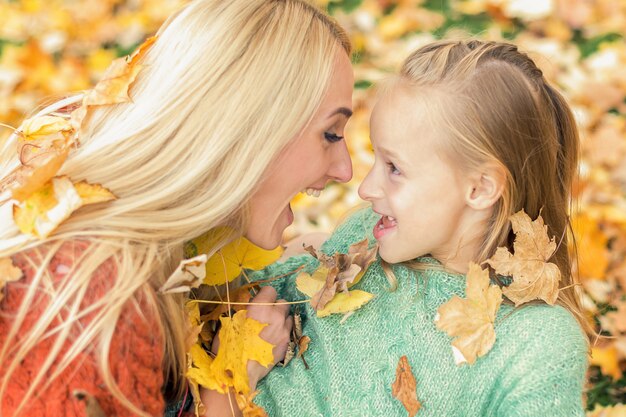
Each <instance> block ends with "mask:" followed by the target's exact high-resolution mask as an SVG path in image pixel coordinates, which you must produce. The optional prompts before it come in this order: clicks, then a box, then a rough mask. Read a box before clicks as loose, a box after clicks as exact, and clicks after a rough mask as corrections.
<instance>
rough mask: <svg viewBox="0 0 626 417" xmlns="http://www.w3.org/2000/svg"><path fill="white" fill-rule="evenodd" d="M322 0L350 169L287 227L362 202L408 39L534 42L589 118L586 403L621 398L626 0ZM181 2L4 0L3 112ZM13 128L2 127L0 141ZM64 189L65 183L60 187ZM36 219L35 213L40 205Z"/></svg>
mask: <svg viewBox="0 0 626 417" xmlns="http://www.w3.org/2000/svg"><path fill="white" fill-rule="evenodd" d="M319 2H320V3H322V5H323V6H325V7H328V9H329V10H330V11H331V13H332V14H333V15H334V16H335V17H336V18H337V19H338V20H339V22H340V23H341V24H343V25H344V26H345V27H346V28H348V30H349V32H350V34H351V38H352V41H353V44H354V47H355V50H356V55H355V56H356V58H355V70H356V80H357V81H356V85H357V91H356V94H355V115H354V116H353V118H352V120H351V122H350V123H349V125H348V130H347V132H346V136H347V138H348V145H349V147H350V151H351V155H352V158H353V162H354V179H353V181H352V182H350V183H349V184H345V185H343V184H342V185H339V184H337V185H332V186H330V187H329V188H328V189H327V190H325V191H324V192H323V193H322V194H321V196H320V197H319V198H317V199H311V198H307V197H305V196H299V197H297V199H296V201H295V202H294V208H295V211H296V212H297V216H296V223H295V227H293V228H291V229H290V230H289V231H288V235H289V236H293V235H296V234H301V233H306V232H310V231H313V230H320V229H321V230H325V231H330V230H331V229H332V228H333V226H334V225H335V224H336V221H337V219H338V218H339V217H340V216H341V215H343V213H345V211H346V210H347V209H348V208H351V207H353V206H354V205H355V204H356V203H358V201H359V200H358V197H357V193H356V189H357V187H358V184H359V183H360V182H361V181H362V180H363V178H364V177H365V174H366V173H367V170H368V169H369V167H370V166H371V164H372V162H373V154H372V151H371V148H370V144H369V136H368V135H369V130H368V126H367V124H368V114H369V111H370V110H371V107H372V103H373V101H374V95H373V92H372V91H371V89H369V88H368V87H369V86H370V85H371V84H372V83H375V82H376V81H377V80H379V79H381V78H383V77H384V76H386V74H387V73H388V72H390V71H394V70H396V69H397V68H398V67H399V65H400V63H401V62H402V60H403V59H404V58H405V57H406V55H407V54H408V52H409V51H412V50H413V49H415V48H417V47H419V46H420V45H423V44H425V43H427V42H430V41H431V40H434V39H437V38H441V37H455V36H464V35H468V34H471V35H475V36H478V37H479V38H482V39H489V40H502V39H506V40H511V41H513V42H515V43H517V44H519V45H520V47H521V49H523V50H529V51H534V52H535V53H533V54H531V56H532V57H533V58H535V59H536V60H537V62H538V64H539V66H540V67H541V68H542V70H543V71H544V73H545V74H546V76H547V78H548V79H549V80H551V81H552V82H553V83H554V84H555V85H557V86H558V87H559V88H560V90H561V91H563V92H564V94H565V96H566V97H567V99H568V101H569V102H570V103H571V104H572V106H573V108H574V111H575V113H576V117H577V120H578V122H579V126H580V129H581V138H582V162H581V165H580V170H579V171H580V178H579V180H578V182H577V184H576V188H575V194H576V197H577V198H578V201H579V204H578V209H577V211H576V212H575V213H573V216H572V223H573V225H574V231H575V236H576V239H577V244H578V254H579V261H578V263H577V265H575V272H576V273H578V274H579V275H580V277H581V281H582V286H583V288H582V290H583V291H582V293H583V296H584V301H585V310H586V312H587V313H588V315H589V320H590V321H592V322H593V323H594V324H595V326H596V330H597V331H598V332H601V334H602V335H603V336H610V337H611V338H598V339H597V340H596V343H595V347H594V348H593V358H592V367H591V368H590V377H591V384H590V386H589V389H588V392H587V395H588V403H589V406H590V408H593V407H594V406H595V405H596V404H601V405H609V404H614V403H618V402H621V403H625V402H626V378H625V377H624V375H623V371H624V369H626V328H625V325H624V323H626V301H625V300H624V292H625V289H626V116H625V115H626V105H625V102H624V99H625V97H626V72H625V71H624V70H623V68H624V67H626V42H624V34H625V33H626V2H623V1H619V0H596V1H587V0H537V1H532V2H528V1H525V0H397V1H392V0H320V1H319ZM184 3H186V1H185V0H139V1H124V0H121V1H120V0H85V1H81V2H75V1H70V0H48V1H43V0H22V1H5V2H0V16H1V19H0V20H1V21H2V25H0V122H2V123H4V124H8V125H11V126H14V127H16V128H17V127H18V126H19V125H20V124H21V123H22V119H23V118H24V115H25V114H32V113H31V112H32V110H33V109H34V108H36V107H37V106H38V105H39V104H40V103H41V101H42V100H48V101H49V100H50V97H51V96H54V95H55V94H64V93H66V92H68V91H78V90H84V89H88V88H91V87H92V86H93V85H95V84H96V83H97V82H98V81H100V80H101V79H102V78H103V76H104V73H105V70H106V69H107V68H108V67H109V64H110V63H111V61H112V60H113V59H115V58H117V57H122V56H125V55H127V54H129V53H130V52H132V51H133V50H134V49H135V47H136V46H137V45H139V44H141V43H142V42H143V41H144V39H146V38H147V37H149V36H150V35H152V34H153V33H154V32H155V30H156V29H157V28H158V26H159V25H160V24H161V23H162V22H163V20H164V19H165V18H166V17H167V16H168V15H169V14H171V13H172V12H173V11H175V10H176V9H177V8H178V7H180V5H182V4H184ZM34 128H35V129H37V128H36V127H34ZM44 131H45V130H44ZM9 134H10V131H9V130H8V129H6V130H1V129H0V143H1V142H2V140H3V138H6V137H7V136H8V135H9ZM57 143H58V142H57ZM55 152H56V151H55ZM61 154H62V152H61ZM59 157H61V156H59ZM55 190H57V189H56V188H55ZM62 190H64V188H63V185H61V186H60V188H59V190H57V191H56V192H64V191H62ZM50 192H51V190H48V191H47V193H48V196H49V195H50ZM36 198H38V199H40V200H41V201H42V203H41V204H43V205H44V206H45V205H46V204H50V201H51V200H50V199H49V198H50V197H46V195H45V194H44V195H40V196H38V197H36ZM74 201H76V200H74ZM27 219H29V220H28V221H27V223H29V224H32V222H31V220H30V219H32V217H29V216H27ZM43 230H44V231H45V228H44V229H43ZM339 292H340V293H343V292H342V291H339ZM231 295H232V294H231ZM594 339H595V338H594Z"/></svg>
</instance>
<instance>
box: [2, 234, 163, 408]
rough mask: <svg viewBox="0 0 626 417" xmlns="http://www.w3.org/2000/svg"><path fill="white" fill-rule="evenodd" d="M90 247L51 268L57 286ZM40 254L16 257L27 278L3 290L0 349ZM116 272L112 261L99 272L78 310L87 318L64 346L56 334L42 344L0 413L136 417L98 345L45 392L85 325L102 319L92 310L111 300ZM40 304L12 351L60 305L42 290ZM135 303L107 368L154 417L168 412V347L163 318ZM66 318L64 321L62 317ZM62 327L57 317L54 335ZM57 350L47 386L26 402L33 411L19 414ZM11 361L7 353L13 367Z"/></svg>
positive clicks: (63, 252)
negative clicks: (103, 366)
mask: <svg viewBox="0 0 626 417" xmlns="http://www.w3.org/2000/svg"><path fill="white" fill-rule="evenodd" d="M87 247H88V244H86V243H85V242H68V243H65V244H64V245H63V246H62V247H61V249H60V250H59V251H58V252H57V254H55V255H54V257H53V259H52V261H51V263H50V273H51V275H52V278H53V280H54V282H55V283H57V284H60V283H62V282H64V280H66V279H71V276H67V274H68V273H69V271H71V270H72V266H73V264H74V262H77V260H78V259H80V257H81V254H82V253H83V252H84V251H85V250H86V249H87ZM39 256H41V255H40V254H36V253H26V254H21V255H18V256H16V257H15V259H14V263H15V264H16V265H17V266H18V267H20V269H22V271H23V272H24V277H23V278H22V279H21V280H19V281H17V282H12V283H9V284H8V285H7V287H6V288H5V290H6V293H5V297H4V299H3V300H2V302H0V313H1V314H0V345H1V346H3V345H5V344H6V343H7V340H6V339H5V338H6V337H7V335H8V333H9V331H10V330H11V328H12V322H13V320H12V317H14V316H15V314H16V313H17V311H18V309H19V307H20V305H21V302H22V300H23V299H24V297H25V295H26V291H27V290H28V288H29V286H31V285H33V277H34V275H35V272H36V271H35V269H34V268H33V267H32V265H33V264H36V262H33V261H34V260H35V259H36V258H37V257H39ZM115 274H116V266H115V264H114V262H112V261H106V262H104V263H103V264H102V265H100V266H99V267H98V268H97V269H96V270H95V272H94V274H93V276H92V279H91V280H90V283H89V287H88V288H87V291H86V293H85V297H84V298H83V300H82V303H81V306H80V309H81V310H84V314H83V315H82V317H81V319H80V320H79V322H78V323H75V324H73V325H72V327H71V329H70V334H69V337H68V338H67V340H65V341H64V342H63V343H62V344H61V345H60V346H56V333H50V334H48V335H47V337H45V338H42V340H40V341H38V342H37V344H36V345H35V347H34V348H33V349H31V350H30V351H29V352H28V353H27V355H26V357H25V358H24V360H23V361H22V363H21V364H20V365H19V367H18V368H17V369H16V370H15V372H14V373H13V374H12V375H11V379H10V381H9V382H8V387H7V390H6V391H5V393H4V395H3V397H2V399H1V404H0V405H1V406H2V409H1V410H0V414H1V415H2V416H8V417H16V416H38V417H66V416H67V417H70V416H72V417H74V416H81V417H90V416H119V417H128V416H135V415H136V414H135V413H132V412H131V411H129V410H128V408H126V407H125V406H124V405H123V404H122V403H121V402H120V401H118V400H117V399H116V398H115V397H114V396H113V395H112V394H111V393H110V392H109V390H108V389H107V387H106V384H105V383H104V379H103V376H102V374H101V372H100V367H99V363H98V361H99V359H98V358H99V356H98V354H97V351H98V346H97V343H98V342H97V341H96V342H93V346H90V347H89V349H86V350H85V351H83V352H80V353H79V354H78V355H77V356H76V357H75V359H74V360H73V361H72V362H70V363H69V365H68V366H67V367H65V368H64V370H63V371H61V373H60V374H59V375H58V376H57V377H56V378H55V379H53V380H52V382H51V383H50V384H49V385H47V386H46V384H45V383H46V381H47V379H48V377H49V376H50V375H51V373H52V372H54V370H55V369H56V366H57V365H58V362H59V360H60V358H63V357H64V355H65V354H66V353H68V352H69V350H70V348H71V345H72V341H73V340H76V338H77V337H79V336H80V335H81V334H82V332H83V330H84V329H85V328H86V325H87V324H88V323H89V321H90V320H91V319H93V317H94V316H95V315H96V314H97V312H96V311H92V310H91V311H90V309H89V306H91V305H93V303H94V302H95V301H97V300H99V299H100V298H101V297H105V296H106V294H107V292H108V289H109V288H110V287H111V283H112V280H113V277H114V276H115ZM36 300H37V301H36V302H35V303H33V304H32V305H31V306H30V308H29V310H28V312H27V316H26V318H25V320H24V322H23V324H22V327H21V329H20V331H19V332H18V335H17V337H16V338H15V339H11V341H12V342H13V343H14V345H12V346H19V345H20V343H21V338H22V334H23V332H25V331H27V330H28V329H30V328H32V327H33V326H34V325H35V324H36V323H37V320H38V318H39V317H40V315H41V313H42V312H43V311H44V309H45V307H46V306H47V305H49V303H52V302H54V299H53V297H51V296H50V291H48V290H47V289H46V288H41V289H40V290H39V289H38V290H37V295H36ZM136 301H137V304H135V303H132V304H131V303H129V304H128V305H126V306H124V307H123V309H122V312H121V315H120V317H119V320H118V323H117V325H116V327H115V329H114V333H113V336H112V339H111V344H110V351H109V357H108V360H109V364H110V369H111V373H112V376H113V378H114V380H115V381H116V382H117V384H118V387H119V389H120V391H121V393H122V394H123V395H124V396H125V397H126V398H127V399H129V400H130V401H131V402H132V403H133V404H135V405H136V406H137V407H138V408H139V409H141V410H144V411H145V412H147V413H149V414H150V415H153V416H160V415H162V413H163V407H164V400H163V396H162V393H161V387H162V385H163V372H162V364H161V362H162V359H163V347H162V338H161V333H160V331H159V326H158V319H157V317H156V316H155V315H154V314H151V310H150V309H148V308H147V306H148V305H147V304H146V303H145V302H144V300H141V299H137V300H136ZM61 315H62V314H61ZM60 323H62V317H60V318H56V319H55V320H54V322H53V323H52V324H51V325H50V328H53V327H55V326H58V325H59V324H60ZM55 348H59V352H58V354H57V355H56V356H55V357H56V359H55V361H54V362H53V364H52V368H51V369H50V370H49V371H48V372H47V374H46V375H44V379H43V381H39V382H38V383H37V385H36V386H37V389H35V390H34V392H33V394H32V395H31V397H30V398H29V400H28V402H27V406H26V407H25V408H22V409H21V411H19V412H18V411H17V410H16V408H17V407H18V406H19V404H20V402H21V400H22V398H24V395H25V394H26V393H27V392H28V390H29V388H30V387H31V386H33V384H34V382H35V378H36V376H37V375H38V373H39V370H40V369H41V366H42V364H43V363H44V361H46V360H47V358H48V355H49V353H50V352H51V351H52V350H53V349H55ZM10 352H11V351H10ZM11 359H12V354H11V353H9V357H8V361H7V362H6V363H10V362H11Z"/></svg>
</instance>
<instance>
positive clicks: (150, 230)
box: [0, 0, 350, 415]
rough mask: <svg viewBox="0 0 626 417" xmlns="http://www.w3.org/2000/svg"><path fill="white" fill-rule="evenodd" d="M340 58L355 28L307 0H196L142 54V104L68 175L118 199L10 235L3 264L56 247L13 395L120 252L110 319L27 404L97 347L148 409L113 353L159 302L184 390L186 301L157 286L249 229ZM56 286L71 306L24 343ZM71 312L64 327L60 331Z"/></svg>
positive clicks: (52, 310)
mask: <svg viewBox="0 0 626 417" xmlns="http://www.w3.org/2000/svg"><path fill="white" fill-rule="evenodd" d="M340 52H344V53H348V54H349V53H350V44H349V40H348V38H347V36H346V34H345V32H344V31H343V30H342V29H341V28H340V27H339V26H338V25H337V24H336V23H334V21H333V20H331V19H330V18H329V17H328V16H326V15H325V14H323V13H322V12H320V11H319V10H318V9H317V8H315V7H314V6H312V5H310V4H308V3H307V2H306V1H305V0H229V1H223V0H196V1H194V2H192V3H190V4H189V5H187V6H186V7H185V8H183V9H182V10H181V11H180V12H178V13H177V14H176V15H174V16H172V17H171V18H170V19H169V20H168V21H167V22H166V23H165V24H164V25H163V27H162V28H161V29H160V31H159V33H158V39H157V41H156V43H155V44H154V45H153V46H152V48H151V49H150V50H149V51H148V53H147V54H146V55H145V57H144V58H143V59H142V61H141V62H140V64H141V65H142V66H143V69H142V70H141V72H140V73H139V76H138V77H137V80H136V81H135V83H134V84H133V85H132V88H131V91H130V95H131V98H132V102H129V103H124V104H118V105H113V106H104V107H98V108H95V109H94V110H93V113H92V114H91V115H90V117H89V119H88V120H86V122H85V123H84V125H83V127H82V130H81V132H80V147H78V148H77V149H76V150H73V151H72V152H71V153H70V156H69V158H68V160H67V161H66V162H65V164H64V165H63V167H62V168H61V170H60V172H59V174H60V175H67V176H69V177H70V178H71V179H72V180H73V181H80V180H87V181H89V182H90V183H100V184H102V185H104V186H105V187H107V188H108V189H110V190H111V191H112V192H113V193H115V195H116V196H118V199H117V200H115V201H113V202H110V203H105V204H96V205H93V206H89V207H84V208H81V209H80V210H79V211H77V212H76V213H74V214H73V215H72V216H71V217H70V218H69V219H68V220H66V221H65V222H64V223H62V224H61V226H60V227H59V228H58V229H57V230H56V232H55V233H53V234H52V235H51V236H50V237H48V238H46V239H42V240H39V239H36V238H34V237H30V236H24V235H20V233H19V231H17V230H16V229H15V228H14V227H2V228H1V229H2V230H0V239H1V240H2V244H1V245H0V258H4V257H8V256H14V255H18V254H20V253H22V252H24V251H27V250H28V251H29V252H28V253H41V254H42V256H41V257H37V256H31V257H30V259H29V261H30V262H31V263H32V264H33V265H32V266H33V267H34V268H35V271H36V273H35V278H34V279H33V281H32V285H31V286H30V288H29V289H28V292H27V294H26V296H25V299H24V302H23V303H22V304H21V307H20V309H19V312H18V314H17V316H16V317H15V318H14V324H13V326H12V328H11V331H10V333H9V334H8V335H7V337H6V339H5V344H4V345H3V346H1V347H0V369H2V375H1V376H0V384H1V385H0V397H2V396H3V393H4V392H5V391H6V390H7V388H8V385H9V384H10V383H11V375H12V374H13V373H14V372H15V371H16V369H17V368H18V367H19V366H20V361H22V360H24V359H27V358H28V355H29V352H31V351H32V350H33V349H34V348H35V347H36V345H37V343H38V341H39V340H41V339H42V337H44V334H45V335H48V336H49V335H50V334H52V335H54V336H53V337H56V338H57V342H58V343H60V344H62V343H64V342H68V343H69V339H68V337H67V334H66V332H65V329H67V328H70V327H72V324H74V323H77V321H78V320H79V318H80V316H81V314H82V313H81V311H80V309H79V308H78V307H79V306H80V305H81V300H82V299H83V295H84V291H85V289H86V288H87V285H88V284H89V282H90V279H91V275H92V272H93V271H95V270H96V269H97V268H98V267H99V266H100V265H101V264H103V262H105V261H107V260H109V261H110V260H113V261H114V263H115V266H116V268H117V278H113V279H112V281H113V282H112V283H111V289H110V291H109V292H107V294H106V296H105V297H103V298H102V299H101V300H100V301H99V302H98V303H97V305H93V306H91V309H92V310H93V311H97V312H98V313H97V314H96V315H95V318H94V319H93V320H92V321H91V322H90V324H89V327H88V328H87V329H84V331H83V332H82V335H81V337H79V338H78V339H76V340H72V341H71V344H72V345H71V346H72V348H71V350H70V351H69V352H70V354H69V356H67V355H66V356H64V357H62V358H61V357H56V356H55V355H56V353H55V352H54V351H53V352H51V353H50V355H49V357H48V358H47V359H48V360H50V362H46V363H45V364H42V367H41V369H40V371H39V373H38V375H37V376H36V377H35V379H34V380H33V384H32V389H31V390H30V391H29V392H28V393H27V395H26V396H25V397H24V399H23V402H22V404H21V406H22V407H23V406H25V405H26V404H27V402H28V399H29V397H31V396H32V395H34V392H35V390H40V389H41V385H42V384H45V383H48V382H49V380H50V378H49V377H48V375H53V377H54V375H58V374H59V373H60V372H61V371H62V370H63V369H64V367H66V366H67V364H68V363H70V362H71V360H72V358H73V357H75V356H76V354H77V353H78V352H81V351H84V350H85V349H87V348H89V347H91V346H97V349H98V352H99V355H100V358H101V360H100V361H99V363H100V368H101V372H102V375H103V378H104V380H105V382H106V384H107V387H108V388H109V389H110V391H111V392H112V393H113V394H114V395H115V396H116V398H118V399H119V400H120V401H122V403H123V404H125V405H126V406H127V407H128V408H129V409H132V410H133V412H136V413H140V414H143V415H145V412H142V411H141V410H140V409H138V408H137V407H135V406H134V405H133V404H132V403H131V402H130V401H129V400H128V399H126V398H124V396H123V395H122V394H121V392H120V390H119V389H118V387H117V385H116V383H115V381H114V380H113V377H112V374H111V370H110V367H109V364H108V363H107V360H106V358H108V353H107V349H108V347H109V346H110V343H111V338H112V335H113V333H114V329H115V327H116V323H117V321H118V318H119V316H120V312H121V311H122V308H123V307H124V306H125V305H127V304H128V303H129V302H131V303H135V304H136V303H137V299H141V300H142V302H145V301H146V300H147V302H148V304H149V306H150V308H152V310H153V312H154V313H155V314H156V315H157V317H158V321H159V323H160V326H161V327H162V328H161V329H160V330H161V334H163V335H164V338H163V339H164V340H163V344H164V345H163V346H164V349H165V358H164V364H163V366H164V370H165V376H166V378H169V381H171V382H173V384H174V386H176V387H182V386H183V385H184V384H183V383H182V380H181V378H182V375H183V374H184V370H185V353H186V352H185V346H184V345H185V343H184V339H185V329H186V324H185V321H184V315H183V307H182V299H181V298H180V297H175V296H171V295H166V296H162V295H159V294H158V293H157V292H156V290H157V289H158V288H159V287H160V286H161V285H162V284H163V282H164V280H165V279H166V278H167V277H168V276H169V275H170V273H171V272H172V271H173V269H174V268H175V267H176V266H177V265H178V262H179V261H180V260H181V257H182V245H183V242H185V241H187V240H189V239H192V238H193V237H195V236H197V235H199V234H200V233H202V232H204V231H207V230H209V229H212V228H214V227H216V226H220V225H226V224H230V225H233V226H235V227H236V228H238V230H245V223H246V210H245V206H246V202H247V200H248V198H249V196H250V195H251V194H252V191H253V190H254V188H255V185H257V183H258V182H259V180H260V179H261V178H262V176H263V174H264V172H265V171H266V169H267V168H268V167H269V166H270V164H271V162H272V161H273V160H274V158H275V157H276V156H277V155H278V153H279V152H280V151H281V150H282V149H283V148H284V147H285V146H286V144H287V143H288V141H289V140H290V139H291V138H294V137H295V136H297V134H298V133H299V131H300V130H301V129H302V128H303V127H304V126H305V125H306V124H307V123H308V121H309V120H310V118H311V117H312V115H313V114H314V113H315V111H316V109H317V106H318V105H319V103H320V102H321V100H322V98H323V96H324V94H325V92H326V90H327V89H328V88H329V87H330V86H329V85H328V84H329V80H330V78H331V74H332V71H333V68H334V65H335V60H336V56H337V54H338V53H340ZM78 100H79V98H75V99H74V98H70V99H67V100H64V101H62V102H60V103H58V104H56V105H53V106H51V107H49V108H47V109H45V110H44V112H43V113H49V112H53V111H55V110H58V109H60V108H63V107H65V106H66V105H68V103H71V102H77V101H78ZM15 140H16V138H15V136H13V137H12V138H10V139H9V142H8V143H6V144H4V146H2V154H1V155H0V161H1V162H2V178H5V177H6V176H7V175H8V174H9V172H10V171H11V170H12V169H13V168H15V167H16V166H17V164H18V159H17V155H15V150H14V148H15V147H14V145H15ZM7 204H9V203H5V204H4V205H5V208H6V207H7ZM76 240H81V241H87V242H89V249H88V250H87V252H86V253H85V254H84V256H83V258H82V259H81V260H80V264H79V265H78V266H76V267H75V268H74V269H73V270H72V271H70V273H69V274H68V275H67V278H66V279H64V282H63V283H62V285H59V284H58V283H57V285H54V283H53V280H52V278H51V276H50V275H49V273H48V267H49V263H50V260H51V258H52V256H53V255H54V253H55V251H57V250H58V249H59V247H60V246H61V244H62V243H63V242H68V241H76ZM44 248H45V249H44ZM217 249H218V248H217V247H216V248H214V250H217ZM44 255H45V256H44ZM42 288H45V291H46V292H47V293H49V294H50V295H51V299H55V301H57V302H55V303H50V304H49V305H47V307H46V308H45V312H44V314H42V315H41V316H40V317H39V318H38V320H37V324H36V325H35V326H33V327H32V328H31V329H30V330H29V331H28V333H27V334H24V333H21V334H20V340H21V342H20V344H19V345H18V346H16V340H17V339H16V336H17V334H18V333H19V332H22V331H23V329H21V327H22V324H23V323H24V319H25V316H26V314H27V312H28V310H29V302H32V301H33V299H34V297H35V296H36V293H37V291H38V289H40V290H41V289H42ZM58 301H60V302H58ZM62 310H63V311H62ZM60 313H63V317H64V319H63V320H64V323H63V324H62V325H59V326H58V327H57V328H55V329H51V328H49V326H50V325H51V323H53V322H54V320H56V319H58V317H61V314H60ZM157 330H158V329H157ZM166 380H167V379H166ZM0 414H1V410H0Z"/></svg>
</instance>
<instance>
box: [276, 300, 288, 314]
mask: <svg viewBox="0 0 626 417" xmlns="http://www.w3.org/2000/svg"><path fill="white" fill-rule="evenodd" d="M280 303H285V304H280ZM289 307H291V305H290V304H287V300H283V299H282V298H281V299H280V300H276V310H278V311H280V312H281V313H283V315H284V316H287V315H288V314H289Z"/></svg>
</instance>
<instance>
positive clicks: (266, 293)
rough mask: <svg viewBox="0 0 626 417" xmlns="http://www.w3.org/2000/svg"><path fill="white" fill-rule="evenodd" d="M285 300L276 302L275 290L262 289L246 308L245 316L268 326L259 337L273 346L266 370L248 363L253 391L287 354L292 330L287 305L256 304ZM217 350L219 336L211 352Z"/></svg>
mask: <svg viewBox="0 0 626 417" xmlns="http://www.w3.org/2000/svg"><path fill="white" fill-rule="evenodd" d="M281 302H285V300H276V290H275V289H274V288H272V287H269V286H267V287H263V288H261V290H260V291H259V293H258V294H257V295H256V297H254V298H253V299H252V300H251V303H252V305H250V306H248V314H247V316H248V317H250V318H253V319H255V320H256V321H259V322H261V323H267V324H268V325H267V326H265V327H264V328H263V330H261V333H260V336H261V338H262V339H264V340H265V341H267V342H269V343H271V344H272V345H274V349H273V352H272V353H273V354H274V361H273V362H272V364H271V365H270V366H268V367H267V368H266V367H264V366H262V365H261V364H260V363H258V362H257V361H253V360H250V361H248V380H249V382H250V389H251V391H254V390H255V389H256V385H257V383H258V382H259V380H261V379H262V378H263V377H264V376H265V375H267V374H268V373H269V371H270V370H271V369H272V368H273V367H274V365H276V363H277V362H280V361H282V360H283V359H284V358H285V353H287V345H288V344H289V340H290V336H291V329H292V328H293V317H292V316H290V315H289V304H283V305H258V303H281ZM218 348H219V334H218V337H216V338H215V340H214V341H213V346H212V349H211V350H212V351H213V352H214V353H216V352H217V349H218Z"/></svg>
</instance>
